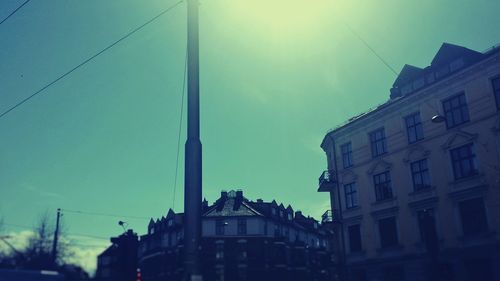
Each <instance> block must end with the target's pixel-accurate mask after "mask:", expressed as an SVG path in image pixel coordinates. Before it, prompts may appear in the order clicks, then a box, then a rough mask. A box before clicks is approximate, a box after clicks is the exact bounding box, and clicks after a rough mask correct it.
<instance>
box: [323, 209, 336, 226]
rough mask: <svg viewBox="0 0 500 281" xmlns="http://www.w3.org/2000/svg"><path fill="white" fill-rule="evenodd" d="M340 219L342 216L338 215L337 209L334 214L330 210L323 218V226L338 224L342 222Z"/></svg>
mask: <svg viewBox="0 0 500 281" xmlns="http://www.w3.org/2000/svg"><path fill="white" fill-rule="evenodd" d="M339 218H340V216H339V214H338V210H337V209H334V210H333V212H332V210H328V211H326V212H325V213H324V214H323V215H322V216H321V223H322V224H325V223H332V222H335V223H338V222H340V220H339Z"/></svg>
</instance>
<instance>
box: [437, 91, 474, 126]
mask: <svg viewBox="0 0 500 281" xmlns="http://www.w3.org/2000/svg"><path fill="white" fill-rule="evenodd" d="M462 97H463V98H462ZM454 100H458V105H453V101H454ZM441 104H442V106H443V114H444V117H445V121H446V129H452V128H455V127H457V126H460V125H462V124H465V123H468V122H470V113H469V106H468V103H467V96H466V95H465V92H460V93H457V94H454V95H452V96H449V97H447V98H446V99H444V100H442V101H441ZM448 105H449V107H448V108H447V106H448ZM456 112H459V113H460V114H459V115H457V116H455V113H456ZM458 116H460V122H459V121H458V120H455V117H458ZM457 119H458V118H457Z"/></svg>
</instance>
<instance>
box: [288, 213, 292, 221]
mask: <svg viewBox="0 0 500 281" xmlns="http://www.w3.org/2000/svg"><path fill="white" fill-rule="evenodd" d="M292 218H293V216H292V214H291V213H288V220H289V221H291V220H292Z"/></svg>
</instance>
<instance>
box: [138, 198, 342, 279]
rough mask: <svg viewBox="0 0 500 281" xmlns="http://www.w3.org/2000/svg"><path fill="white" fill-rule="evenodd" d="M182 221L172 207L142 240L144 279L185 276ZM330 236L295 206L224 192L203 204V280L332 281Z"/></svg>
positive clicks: (182, 215) (154, 221) (152, 225)
mask: <svg viewBox="0 0 500 281" xmlns="http://www.w3.org/2000/svg"><path fill="white" fill-rule="evenodd" d="M183 220H184V214H183V213H175V212H174V211H172V210H169V211H168V213H167V215H166V216H165V217H162V218H160V219H157V220H151V222H150V224H149V226H148V233H147V234H146V235H143V236H141V239H140V243H139V253H138V256H139V267H140V270H141V277H142V280H144V281H156V280H158V281H159V280H184V279H183V278H184V275H183V273H184V256H183V249H184V240H183V237H184V235H183V233H184V227H183ZM329 235H330V233H328V231H327V230H325V229H324V227H323V225H322V224H321V223H320V222H318V221H317V220H315V219H314V218H311V217H306V216H304V215H303V214H302V212H300V211H294V210H293V208H292V207H291V206H290V205H288V206H286V207H285V206H284V205H283V204H278V203H277V202H276V201H275V200H273V201H271V202H265V201H263V200H262V199H257V200H256V201H252V200H249V199H247V198H245V197H244V196H243V191H241V190H239V191H229V192H226V191H222V192H221V196H220V198H219V199H217V200H216V201H215V202H214V203H213V204H212V205H209V204H208V202H207V201H204V202H203V215H202V241H201V252H202V258H201V263H202V271H203V280H208V281H210V280H220V281H223V280H231V281H233V280H235V281H236V280H248V281H251V280H263V281H265V280H269V281H271V280H273V281H274V280H297V281H298V280H301V281H305V280H331V273H332V271H333V269H332V252H331V251H330V250H329V245H328V239H329V238H328V237H329ZM330 236H331V235H330Z"/></svg>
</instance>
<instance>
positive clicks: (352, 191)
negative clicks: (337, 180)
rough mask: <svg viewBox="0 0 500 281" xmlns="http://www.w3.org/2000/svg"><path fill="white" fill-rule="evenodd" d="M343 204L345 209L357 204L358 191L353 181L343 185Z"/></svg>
mask: <svg viewBox="0 0 500 281" xmlns="http://www.w3.org/2000/svg"><path fill="white" fill-rule="evenodd" d="M344 192H345V206H346V208H347V209H349V208H354V207H357V206H358V191H357V190H356V184H355V183H354V182H352V183H349V184H345V185H344Z"/></svg>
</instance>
